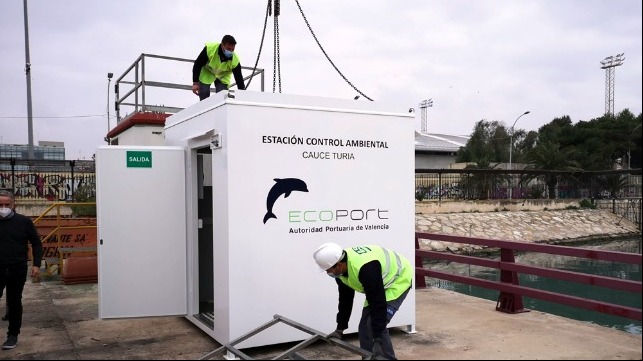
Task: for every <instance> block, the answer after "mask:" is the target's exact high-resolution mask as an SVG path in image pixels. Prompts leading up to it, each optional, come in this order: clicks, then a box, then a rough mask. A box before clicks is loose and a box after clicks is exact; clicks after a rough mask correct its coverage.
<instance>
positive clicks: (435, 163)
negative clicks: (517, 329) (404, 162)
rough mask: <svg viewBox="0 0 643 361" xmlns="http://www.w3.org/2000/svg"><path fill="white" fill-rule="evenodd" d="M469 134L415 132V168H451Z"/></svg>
mask: <svg viewBox="0 0 643 361" xmlns="http://www.w3.org/2000/svg"><path fill="white" fill-rule="evenodd" d="M469 138H470V137H469V136H464V135H447V134H421V133H418V132H415V169H450V168H451V165H452V164H453V163H455V159H456V156H457V154H458V149H460V147H464V146H465V145H467V141H468V140H469Z"/></svg>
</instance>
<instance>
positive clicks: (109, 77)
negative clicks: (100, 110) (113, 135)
mask: <svg viewBox="0 0 643 361" xmlns="http://www.w3.org/2000/svg"><path fill="white" fill-rule="evenodd" d="M113 76H114V73H107V133H105V141H106V142H107V144H111V142H110V140H109V138H108V137H107V134H109V128H110V124H109V85H110V83H111V82H112V77H113Z"/></svg>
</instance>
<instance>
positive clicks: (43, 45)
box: [0, 0, 643, 159]
mask: <svg viewBox="0 0 643 361" xmlns="http://www.w3.org/2000/svg"><path fill="white" fill-rule="evenodd" d="M281 3H282V4H281V15H280V17H279V34H280V36H279V43H280V58H281V62H280V63H281V64H280V66H281V89H282V93H286V94H300V95H312V96H322V97H336V98H344V99H353V97H354V96H355V95H357V94H358V92H357V91H356V90H355V89H353V88H352V87H351V86H350V85H349V84H348V83H347V82H346V81H345V80H344V79H343V78H342V77H341V76H340V75H339V74H338V73H337V71H336V70H335V69H334V68H333V66H332V65H331V64H330V63H329V61H328V60H327V59H326V57H325V56H324V54H323V53H322V51H321V50H320V48H319V47H318V45H317V43H316V42H315V40H314V38H313V36H312V35H311V33H310V31H309V30H308V27H307V26H306V23H305V22H304V20H303V17H302V15H301V13H300V11H299V8H298V7H297V2H296V1H295V0H282V1H281ZM266 4H267V1H265V0H264V1H260V0H234V1H213V0H207V1H206V0H180V1H177V0H136V1H134V0H109V1H88V0H28V24H29V51H30V63H31V81H32V87H31V96H32V109H33V135H34V144H35V145H37V144H38V142H39V141H62V142H64V143H65V147H66V150H67V159H90V158H91V156H92V154H94V153H95V150H96V147H97V146H99V145H104V144H105V142H104V141H103V137H104V136H105V134H106V133H107V128H108V120H107V112H108V108H107V107H108V105H107V104H108V102H107V98H108V94H109V97H110V98H109V99H110V101H109V104H110V108H109V115H110V125H111V127H112V128H113V127H114V126H115V124H116V114H115V110H114V106H113V103H114V97H113V96H114V93H113V85H114V82H115V80H116V79H117V78H118V77H120V76H121V75H122V74H124V72H125V71H126V70H127V68H128V67H129V66H130V65H132V64H133V63H134V62H135V60H136V59H137V58H138V57H139V56H140V55H141V54H142V53H146V54H156V55H162V56H170V57H177V58H185V59H194V58H195V57H196V56H197V55H198V53H199V52H200V51H201V49H202V48H203V46H204V44H205V42H210V41H220V39H221V37H222V36H223V35H225V34H231V35H233V36H234V37H235V38H236V40H237V48H236V51H237V54H238V55H239V56H240V58H241V64H242V65H243V66H248V67H252V66H254V63H255V61H256V59H257V56H258V54H259V45H260V43H261V38H262V30H263V26H264V18H265V13H266ZM299 4H300V5H301V8H302V10H303V12H304V14H305V15H306V18H307V19H308V21H309V23H310V26H311V27H312V29H313V31H314V33H315V35H316V36H317V39H318V40H319V42H320V44H321V46H322V47H323V48H324V50H325V51H326V53H327V54H328V56H329V57H330V59H331V60H332V61H333V63H334V64H335V65H336V66H337V68H338V69H339V70H340V71H341V72H342V73H343V75H344V76H345V77H346V78H347V79H348V80H349V81H350V82H351V83H352V84H353V85H354V86H355V87H356V88H357V89H358V90H359V91H361V92H363V93H364V94H365V95H366V96H368V97H370V98H372V99H374V100H375V101H378V100H380V101H382V100H385V101H387V102H395V103H400V104H403V105H405V106H406V105H408V106H409V107H414V108H416V110H417V112H416V114H417V118H418V119H417V130H420V114H421V112H420V109H419V107H418V104H419V103H420V102H421V101H423V100H425V99H432V100H433V107H432V108H429V109H428V110H427V115H428V132H429V133H440V134H457V135H469V134H471V132H472V130H473V127H474V125H475V123H476V122H478V121H480V120H483V119H484V120H488V121H494V120H497V121H501V122H504V123H505V124H506V125H507V126H511V124H512V123H513V122H514V121H515V120H516V118H517V117H518V116H519V115H520V114H522V113H524V112H525V111H530V112H531V113H530V114H528V115H526V116H524V117H522V118H520V120H519V121H518V122H517V123H516V128H517V129H518V128H519V129H525V130H537V129H538V128H539V127H541V126H542V125H544V124H547V123H549V122H550V121H551V120H553V119H554V118H557V117H561V116H564V115H568V116H570V117H571V119H572V121H573V122H574V123H576V122H578V121H581V120H582V121H587V120H591V119H593V118H597V117H600V116H601V115H602V114H603V113H604V111H605V70H603V69H601V68H600V66H601V65H600V61H601V60H603V59H605V58H606V57H608V56H612V55H617V54H620V53H625V55H624V57H625V61H624V62H623V65H622V66H619V67H617V68H616V71H615V97H614V98H615V102H614V109H615V111H616V112H617V113H618V112H620V111H622V110H623V109H626V108H627V109H629V110H630V111H631V112H633V113H634V114H635V115H638V114H639V113H641V102H642V98H643V96H642V94H641V89H642V88H643V86H642V84H641V82H642V78H643V76H642V69H641V68H642V59H641V55H642V41H641V38H642V36H641V33H642V21H641V18H642V13H643V11H642V9H641V1H640V0H538V1H536V0H532V1H527V0H523V1H515V0H475V1H474V0H469V1H465V0H442V1H430V0H406V1H384V0H380V1H373V0H348V1H346V0H342V1H339V0H324V1H310V0H299ZM24 29H25V24H24V3H23V0H0V34H2V35H1V36H0V52H1V56H0V79H1V81H0V143H3V144H27V143H28V120H27V85H26V84H27V82H26V76H25V59H26V57H25V32H24ZM273 39H274V21H273V18H272V17H270V18H269V19H268V26H267V29H266V33H265V39H264V45H263V50H262V52H261V57H260V60H259V64H258V67H259V68H263V69H265V71H266V77H265V90H266V91H270V92H271V91H272V89H273V67H274V61H273V50H274V44H273V43H274V41H273ZM109 72H112V73H114V79H113V80H112V82H111V85H112V87H111V88H110V90H109V93H108V80H107V73H109ZM247 74H248V72H244V75H247ZM146 77H147V79H148V80H153V81H161V82H175V83H184V84H186V85H190V84H191V81H192V79H191V64H190V63H189V62H171V61H158V60H157V61H150V62H149V64H147V70H146ZM259 86H260V81H259V78H255V79H254V80H253V81H252V83H251V86H250V87H249V90H256V91H258V90H260V88H259ZM277 92H278V89H277ZM146 96H147V99H146V102H147V103H148V104H163V105H168V106H179V107H187V106H189V105H190V104H193V103H195V102H197V101H198V98H197V97H196V96H194V95H192V94H191V93H189V92H188V91H177V90H166V91H165V92H153V91H151V90H150V91H149V94H147V95H146ZM359 101H367V100H365V99H364V97H362V98H361V99H360V100H359ZM131 110H132V109H131V108H127V107H124V108H122V110H121V117H123V116H125V115H126V114H127V113H129V112H131Z"/></svg>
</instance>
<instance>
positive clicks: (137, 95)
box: [114, 53, 264, 124]
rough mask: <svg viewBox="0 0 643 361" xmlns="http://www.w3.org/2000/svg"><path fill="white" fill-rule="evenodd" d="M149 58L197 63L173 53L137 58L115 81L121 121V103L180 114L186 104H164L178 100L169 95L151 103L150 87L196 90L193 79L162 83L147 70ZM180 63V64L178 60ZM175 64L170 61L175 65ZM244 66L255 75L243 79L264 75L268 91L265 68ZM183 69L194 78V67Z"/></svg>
mask: <svg viewBox="0 0 643 361" xmlns="http://www.w3.org/2000/svg"><path fill="white" fill-rule="evenodd" d="M148 59H159V60H167V61H173V62H179V63H190V64H192V63H194V59H185V58H177V57H171V56H163V55H154V54H145V53H143V54H141V55H140V56H139V57H138V58H137V59H136V60H135V61H134V63H132V65H130V66H129V67H128V68H127V69H126V70H125V71H124V72H123V74H122V75H121V76H120V77H118V78H117V79H116V82H115V83H114V93H115V97H114V99H115V101H114V107H115V108H116V122H117V124H118V123H120V121H121V119H122V117H121V106H130V107H133V108H134V109H133V113H136V112H160V113H177V112H179V111H180V110H182V109H183V108H185V107H186V106H184V105H181V104H173V105H165V104H160V103H161V102H162V101H164V100H167V99H169V100H170V101H173V102H175V101H177V100H176V99H175V98H172V97H170V98H168V97H158V98H157V99H155V102H156V104H154V105H151V104H150V101H149V99H148V94H147V90H149V89H148V87H149V88H166V89H180V90H188V91H190V93H191V92H192V83H191V82H190V83H189V84H186V83H185V82H183V83H172V82H160V81H155V80H151V79H150V75H149V74H148V72H146V70H148V69H146V67H147V66H148V65H146V60H148ZM175 64H176V63H175ZM171 65H172V64H170V66H171ZM164 69H165V70H164V75H163V77H164V78H169V76H168V73H169V71H168V67H167V66H166V67H165V68H164ZM241 69H243V70H250V71H251V74H250V75H246V76H245V77H244V78H243V79H244V80H248V79H250V78H251V77H254V76H257V75H259V76H260V83H261V91H264V70H263V69H260V68H257V69H254V68H249V67H245V66H242V67H241ZM183 72H184V73H185V76H183V77H181V78H190V79H191V77H192V73H191V70H190V69H183ZM122 85H128V86H130V88H129V89H128V90H125V91H123V89H121V88H122ZM235 85H236V84H235V83H233V84H231V85H230V86H231V87H233V86H235ZM132 96H133V97H134V100H133V101H132V99H131V97H132Z"/></svg>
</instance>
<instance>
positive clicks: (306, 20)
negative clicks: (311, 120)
mask: <svg viewBox="0 0 643 361" xmlns="http://www.w3.org/2000/svg"><path fill="white" fill-rule="evenodd" d="M295 2H296V3H297V7H298V8H299V12H300V13H301V16H302V17H303V18H304V21H305V22H306V26H308V30H310V33H311V34H312V35H313V38H314V39H315V42H316V43H317V46H319V49H321V51H322V53H324V56H325V57H326V59H328V61H329V62H330V65H332V66H333V68H335V70H336V71H337V73H338V74H339V75H340V76H341V77H342V78H343V79H344V80H345V81H346V83H348V85H350V86H351V87H352V88H353V89H355V91H357V92H358V93H359V94H361V95H362V96H364V98H366V99H368V100H370V101H373V99H371V98H369V97H368V96H366V94H364V93H362V92H361V91H360V90H359V89H357V88H356V87H355V85H353V83H351V82H350V81H349V80H348V79H347V78H346V77H345V76H344V74H342V72H341V71H339V69H338V68H337V66H335V63H333V61H332V60H330V57H328V54H326V51H325V50H324V48H323V47H322V46H321V44H320V43H319V40H317V36H316V35H315V32H313V29H312V28H311V27H310V24H309V23H308V19H306V15H304V11H303V10H302V9H301V6H300V5H299V0H295Z"/></svg>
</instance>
